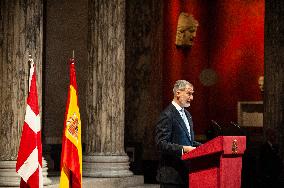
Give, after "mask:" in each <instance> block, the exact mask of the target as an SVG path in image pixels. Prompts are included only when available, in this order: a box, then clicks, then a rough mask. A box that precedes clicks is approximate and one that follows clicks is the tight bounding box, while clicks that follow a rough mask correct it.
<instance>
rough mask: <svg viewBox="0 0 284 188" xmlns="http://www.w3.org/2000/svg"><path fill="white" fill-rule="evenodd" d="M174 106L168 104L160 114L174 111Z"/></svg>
mask: <svg viewBox="0 0 284 188" xmlns="http://www.w3.org/2000/svg"><path fill="white" fill-rule="evenodd" d="M174 110H175V106H174V105H173V104H169V105H168V106H167V107H166V108H165V109H164V110H163V112H162V114H167V115H170V114H172V113H173V112H174Z"/></svg>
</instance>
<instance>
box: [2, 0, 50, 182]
mask: <svg viewBox="0 0 284 188" xmlns="http://www.w3.org/2000/svg"><path fill="white" fill-rule="evenodd" d="M42 6H43V2H42V0H34V1H29V0H28V1H21V0H13V1H10V0H2V1H0V8H1V11H0V14H1V15H0V18H1V19H0V75H1V76H0V104H1V105H0V106H1V111H0V150H1V151H2V152H0V186H1V187H13V186H17V187H19V183H20V178H19V176H18V174H17V173H16V172H15V171H16V160H17V154H18V148H19V142H20V137H21V133H22V127H23V123H24V116H25V110H26V100H27V95H28V76H29V75H28V73H29V64H28V55H29V54H31V55H32V57H33V58H34V62H35V63H36V68H37V82H38V83H37V86H38V95H39V106H40V107H41V98H42V97H41V96H42V87H41V85H42V84H41V83H42V74H41V72H42V46H43V45H42V44H43V40H42V32H43V29H42V28H43V27H42V25H43V24H42V20H43V19H42V10H43V8H42ZM44 165H46V162H45V161H43V166H44ZM43 170H44V171H43V173H44V175H45V178H44V182H45V184H48V183H49V181H47V179H46V175H47V168H44V169H43Z"/></svg>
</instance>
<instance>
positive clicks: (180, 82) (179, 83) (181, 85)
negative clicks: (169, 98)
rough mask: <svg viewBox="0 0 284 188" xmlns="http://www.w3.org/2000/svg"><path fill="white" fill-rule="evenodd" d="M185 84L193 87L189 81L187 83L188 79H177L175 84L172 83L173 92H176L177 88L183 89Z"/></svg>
mask: <svg viewBox="0 0 284 188" xmlns="http://www.w3.org/2000/svg"><path fill="white" fill-rule="evenodd" d="M186 86H189V87H192V88H193V85H192V84H191V83H189V82H188V81H186V80H177V81H176V83H175V85H174V88H173V92H174V95H175V94H176V92H177V91H178V90H182V91H183V90H185V88H186Z"/></svg>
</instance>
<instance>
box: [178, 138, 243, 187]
mask: <svg viewBox="0 0 284 188" xmlns="http://www.w3.org/2000/svg"><path fill="white" fill-rule="evenodd" d="M245 149H246V137H245V136H218V137H216V138H214V139H212V140H210V141H208V142H206V143H205V144H203V145H201V146H199V147H198V148H196V149H195V150H193V151H191V152H189V153H186V154H184V155H183V156H182V160H184V161H185V163H186V164H187V165H188V166H189V169H190V172H189V185H190V188H228V187H229V188H240V187H241V171H242V155H243V154H244V151H245Z"/></svg>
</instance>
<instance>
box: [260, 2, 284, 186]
mask: <svg viewBox="0 0 284 188" xmlns="http://www.w3.org/2000/svg"><path fill="white" fill-rule="evenodd" d="M283 15H284V2H283V1H282V0H275V1H265V27H264V28H265V34H264V40H265V41H264V44H265V46H264V50H265V54H264V70H265V72H264V125H263V127H264V129H267V128H273V129H275V130H277V132H278V139H279V149H280V154H281V157H282V159H283V160H284V74H283V72H284V66H283V65H284V33H283V31H284V20H283ZM283 181H284V171H283Z"/></svg>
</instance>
